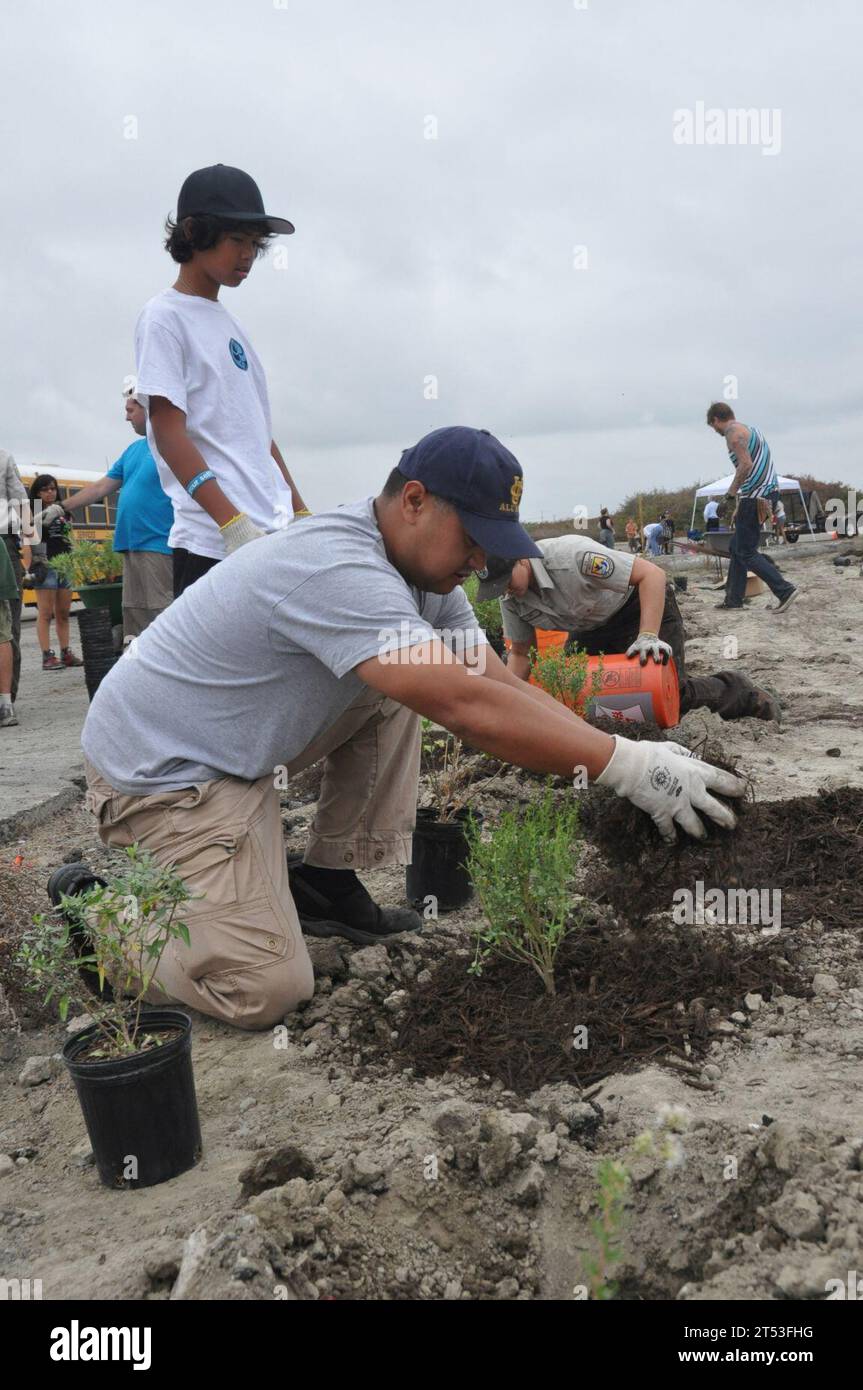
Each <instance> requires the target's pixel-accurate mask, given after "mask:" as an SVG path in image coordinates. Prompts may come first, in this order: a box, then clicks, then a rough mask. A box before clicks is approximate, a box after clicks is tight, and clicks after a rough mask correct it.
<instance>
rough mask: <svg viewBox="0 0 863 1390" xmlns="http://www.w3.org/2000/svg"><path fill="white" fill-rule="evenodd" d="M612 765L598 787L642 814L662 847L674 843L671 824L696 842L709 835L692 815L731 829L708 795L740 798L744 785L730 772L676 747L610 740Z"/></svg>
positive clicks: (732, 819)
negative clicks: (616, 796) (656, 834)
mask: <svg viewBox="0 0 863 1390" xmlns="http://www.w3.org/2000/svg"><path fill="white" fill-rule="evenodd" d="M614 743H615V749H614V752H613V753H612V755H611V762H610V763H609V764H608V766H607V767H606V768H605V770H604V771H603V772H601V773H600V775H599V777H597V779H596V782H597V785H598V786H602V787H610V788H611V790H612V791H613V792H616V793H617V795H618V796H625V797H627V798H628V799H629V800H630V801H631V802H632V804H633V806H638V808H639V809H640V810H642V811H646V812H647V814H648V815H649V816H650V818H651V820H652V821H653V823H654V825H655V826H656V828H657V830H658V831H659V833H660V835H661V836H662V838H663V840H664V841H665V842H666V844H669V845H673V844H674V843H675V841H676V839H677V835H676V832H675V829H674V824H675V821H676V822H677V824H678V825H679V826H680V827H681V829H682V830H685V831H686V832H687V834H689V835H692V836H693V838H694V839H696V840H703V839H704V838H705V836H706V835H707V831H706V830H705V828H704V825H703V824H702V822H701V820H700V819H699V817H698V816H697V815H696V814H695V813H696V811H702V812H703V813H704V815H706V816H709V817H710V819H711V820H713V821H715V822H716V824H717V825H721V826H724V827H725V828H726V829H727V830H733V829H734V827H735V825H736V824H737V817H736V816H735V815H734V812H733V811H731V810H729V808H728V807H727V806H723V805H722V803H721V801H717V800H716V798H715V797H713V796H711V795H710V793H711V791H715V792H720V793H721V794H722V796H742V795H743V793H744V792H745V790H746V784H745V782H744V781H743V780H742V778H740V777H737V776H736V775H735V774H734V773H733V772H723V771H722V769H721V768H718V767H712V766H711V764H710V763H705V762H702V761H701V759H700V758H694V757H693V756H692V754H691V753H690V751H689V749H688V748H684V747H683V745H682V744H680V743H648V742H642V743H634V742H633V741H632V740H631V739H626V738H621V737H620V736H619V735H618V734H615V735H614Z"/></svg>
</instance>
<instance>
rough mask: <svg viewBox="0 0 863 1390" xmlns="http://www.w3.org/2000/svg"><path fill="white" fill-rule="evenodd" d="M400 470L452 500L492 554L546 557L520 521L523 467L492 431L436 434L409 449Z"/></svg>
mask: <svg viewBox="0 0 863 1390" xmlns="http://www.w3.org/2000/svg"><path fill="white" fill-rule="evenodd" d="M398 468H399V472H400V473H402V474H403V475H404V477H405V478H407V479H408V480H409V481H411V482H416V483H422V484H423V485H424V487H427V488H428V490H429V492H431V493H434V495H435V496H436V497H444V498H445V499H446V500H447V501H448V502H451V503H452V505H453V506H454V507H455V509H456V512H457V513H458V516H459V519H460V520H461V522H462V525H463V526H464V528H465V530H466V531H467V533H468V535H469V536H471V538H472V539H473V540H475V541H476V542H477V544H478V545H481V546H482V548H483V550H486V551H488V553H489V554H490V555H501V556H503V557H504V558H505V559H513V560H521V559H522V558H524V557H525V556H529V555H534V556H538V555H541V554H542V552H541V550H540V549H539V547H538V546H537V545H535V544H534V542H533V541H532V540H531V538H530V536H529V535H528V534H527V532H526V531H525V529H524V527H523V526H521V525H520V524H519V520H518V504H519V502H520V501H521V494H522V490H523V488H524V480H523V474H522V471H521V464H520V463H519V461H518V459H517V458H516V457H515V455H514V454H511V453H510V452H509V449H505V448H504V446H503V445H502V444H501V442H500V440H499V439H495V437H494V435H493V434H489V432H488V430H473V429H469V428H468V427H467V426H465V425H450V426H447V427H446V428H445V429H441V430H434V431H433V432H432V433H431V434H427V435H426V436H425V438H424V439H421V440H420V442H419V443H418V444H415V445H414V447H413V448H412V449H406V450H405V452H404V453H403V454H402V456H401V459H400V461H399V465H398Z"/></svg>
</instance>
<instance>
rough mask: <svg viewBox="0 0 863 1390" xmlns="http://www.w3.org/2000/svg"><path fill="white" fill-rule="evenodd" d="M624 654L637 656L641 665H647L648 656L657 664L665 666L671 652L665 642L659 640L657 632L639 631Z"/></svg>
mask: <svg viewBox="0 0 863 1390" xmlns="http://www.w3.org/2000/svg"><path fill="white" fill-rule="evenodd" d="M626 655H627V656H637V657H638V659H639V661H640V662H641V664H642V666H646V665H647V658H648V657H649V656H652V657H653V660H654V661H655V662H656V664H657V666H660V665H662V666H667V665H668V663H669V661H670V660H671V656H672V652H671V648H670V647H669V645H668V643H667V642H660V640H659V635H658V634H657V633H655V632H639V634H638V636H637V637H636V639H635V641H634V642H633V644H632V646H631V647H629V648H628V649H627V653H626Z"/></svg>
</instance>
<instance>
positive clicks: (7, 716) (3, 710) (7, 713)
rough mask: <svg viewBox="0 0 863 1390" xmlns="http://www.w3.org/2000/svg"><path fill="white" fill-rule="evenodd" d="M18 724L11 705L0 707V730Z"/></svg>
mask: <svg viewBox="0 0 863 1390" xmlns="http://www.w3.org/2000/svg"><path fill="white" fill-rule="evenodd" d="M17 723H18V716H17V714H16V713H15V708H14V706H13V705H6V704H4V705H0V729H9V728H11V726H12V725H13V724H17Z"/></svg>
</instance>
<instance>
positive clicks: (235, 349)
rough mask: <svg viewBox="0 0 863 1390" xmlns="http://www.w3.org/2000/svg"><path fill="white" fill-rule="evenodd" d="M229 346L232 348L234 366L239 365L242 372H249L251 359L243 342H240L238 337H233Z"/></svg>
mask: <svg viewBox="0 0 863 1390" xmlns="http://www.w3.org/2000/svg"><path fill="white" fill-rule="evenodd" d="M229 347H230V349H231V357H232V358H233V360H234V366H235V367H239V369H240V371H241V372H247V371H248V370H249V359H248V358H247V356H246V353H245V349H244V347H243V344H242V343H238V342H237V340H236V338H232V339H231V341H230V344H229Z"/></svg>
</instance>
